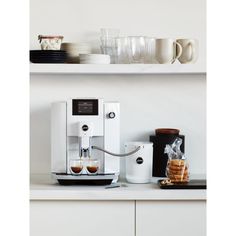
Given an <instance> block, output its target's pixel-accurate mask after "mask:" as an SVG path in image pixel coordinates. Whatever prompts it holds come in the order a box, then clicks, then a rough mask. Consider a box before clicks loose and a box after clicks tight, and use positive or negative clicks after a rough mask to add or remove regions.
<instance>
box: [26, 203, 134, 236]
mask: <svg viewBox="0 0 236 236" xmlns="http://www.w3.org/2000/svg"><path fill="white" fill-rule="evenodd" d="M30 211H31V212H30V213H31V215H30V221H31V222H30V228H31V229H30V236H68V235H71V236H80V235H82V236H85V235H86V236H100V235H101V236H134V231H135V202H134V201H31V203H30Z"/></svg>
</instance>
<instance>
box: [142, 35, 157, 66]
mask: <svg viewBox="0 0 236 236" xmlns="http://www.w3.org/2000/svg"><path fill="white" fill-rule="evenodd" d="M145 45H146V55H145V63H147V64H154V63H156V39H155V38H150V37H145Z"/></svg>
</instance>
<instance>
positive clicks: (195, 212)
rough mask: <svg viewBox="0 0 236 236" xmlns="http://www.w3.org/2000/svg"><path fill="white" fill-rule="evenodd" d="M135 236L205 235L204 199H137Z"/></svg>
mask: <svg viewBox="0 0 236 236" xmlns="http://www.w3.org/2000/svg"><path fill="white" fill-rule="evenodd" d="M136 235H137V236H170V235H174V236H189V235H191V236H205V235H206V202H205V201H137V202H136Z"/></svg>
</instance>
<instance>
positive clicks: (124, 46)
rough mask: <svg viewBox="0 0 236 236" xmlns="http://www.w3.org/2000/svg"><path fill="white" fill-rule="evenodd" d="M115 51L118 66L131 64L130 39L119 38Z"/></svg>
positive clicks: (116, 40)
mask: <svg viewBox="0 0 236 236" xmlns="http://www.w3.org/2000/svg"><path fill="white" fill-rule="evenodd" d="M115 51H116V61H115V63H117V64H129V63H130V59H131V58H130V55H131V53H130V46H129V38H128V37H119V38H116V39H115Z"/></svg>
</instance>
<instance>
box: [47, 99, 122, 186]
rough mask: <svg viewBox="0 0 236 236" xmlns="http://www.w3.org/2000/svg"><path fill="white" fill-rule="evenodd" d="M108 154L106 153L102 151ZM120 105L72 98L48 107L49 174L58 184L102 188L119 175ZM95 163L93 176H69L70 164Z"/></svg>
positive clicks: (86, 174)
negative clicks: (49, 119)
mask: <svg viewBox="0 0 236 236" xmlns="http://www.w3.org/2000/svg"><path fill="white" fill-rule="evenodd" d="M106 150H109V151H106ZM119 152H120V105H119V103H118V102H103V100H102V99H96V98H75V99H70V100H68V101H65V102H56V103H53V104H52V107H51V171H52V174H53V176H54V177H55V178H56V179H57V180H58V182H59V183H60V184H64V185H66V184H97V185H106V184H110V183H112V182H116V181H117V180H118V176H119V172H120V158H119V155H117V156H112V155H110V154H112V153H113V154H114V153H119ZM89 159H96V160H98V161H99V168H98V172H97V173H96V174H88V173H87V172H86V171H84V170H83V171H81V173H80V174H78V175H74V174H73V173H71V165H70V163H71V160H89Z"/></svg>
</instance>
